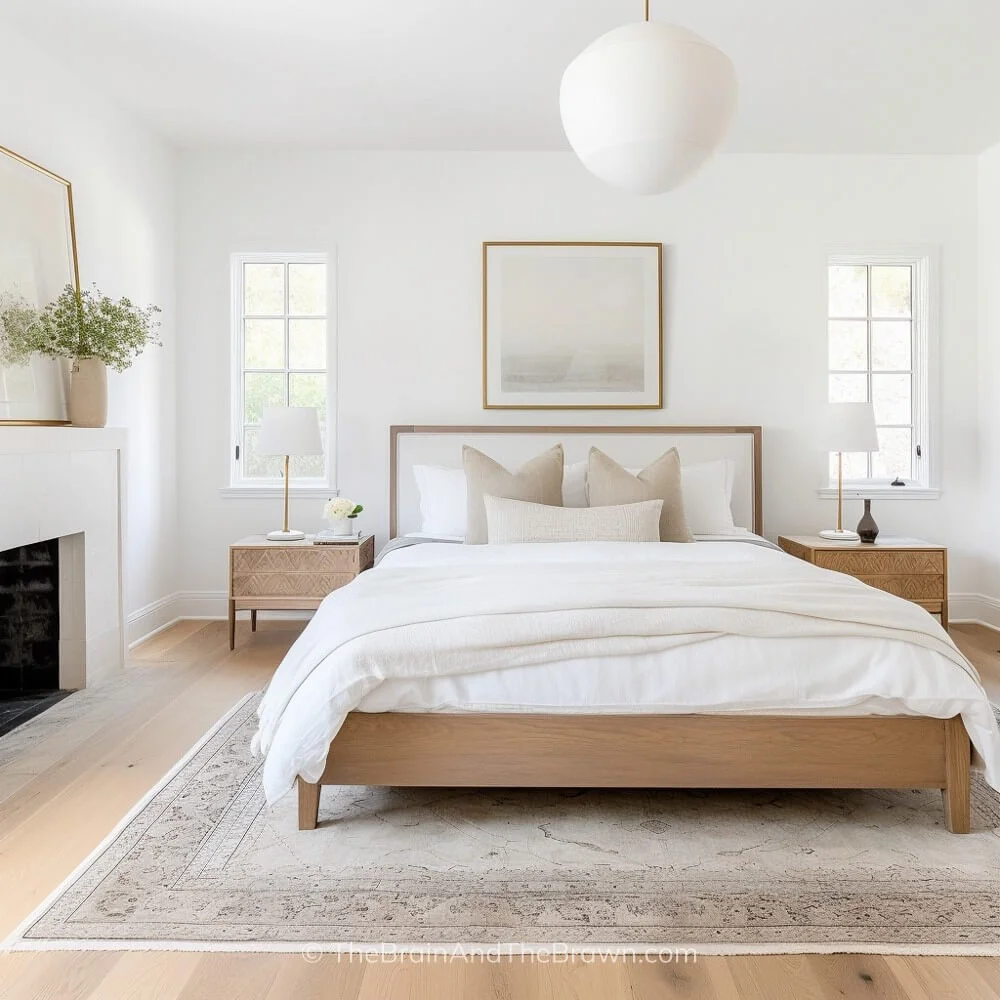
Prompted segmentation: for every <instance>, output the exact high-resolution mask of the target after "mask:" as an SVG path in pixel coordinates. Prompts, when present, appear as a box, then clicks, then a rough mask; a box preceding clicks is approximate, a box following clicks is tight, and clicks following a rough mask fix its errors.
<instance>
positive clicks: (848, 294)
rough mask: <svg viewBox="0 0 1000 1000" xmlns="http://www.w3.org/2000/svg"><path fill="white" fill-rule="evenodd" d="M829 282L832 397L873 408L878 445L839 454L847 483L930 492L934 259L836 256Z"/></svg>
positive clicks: (833, 469) (834, 467) (834, 461)
mask: <svg viewBox="0 0 1000 1000" xmlns="http://www.w3.org/2000/svg"><path fill="white" fill-rule="evenodd" d="M828 276H829V308H828V312H827V318H828V331H829V334H828V335H829V399H830V402H831V403H848V402H871V403H873V404H874V408H875V423H876V425H877V427H878V439H879V450H878V451H877V452H859V453H848V454H845V455H844V481H845V483H850V484H855V485H856V486H863V485H868V486H876V487H878V486H885V487H888V486H889V484H890V483H893V482H895V483H897V484H900V483H903V484H905V485H907V486H910V487H925V488H926V487H929V486H930V475H929V454H928V453H929V451H930V438H929V434H928V430H929V416H930V414H929V412H928V410H929V398H930V393H929V387H928V367H929V345H930V330H929V325H930V320H931V257H930V255H929V254H926V253H925V254H922V255H917V254H906V253H900V254H837V255H835V256H832V257H830V259H829V264H828ZM836 477H837V456H836V454H833V455H831V456H830V481H831V482H834V483H835V482H836ZM895 489H900V487H899V486H898V485H897V487H895Z"/></svg>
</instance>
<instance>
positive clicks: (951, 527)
mask: <svg viewBox="0 0 1000 1000" xmlns="http://www.w3.org/2000/svg"><path fill="white" fill-rule="evenodd" d="M976 178H977V164H976V159H975V158H974V157H922V156H908V157H805V156H735V155H733V156H723V157H720V158H718V159H717V160H715V161H714V162H713V163H712V164H711V165H710V166H709V167H708V168H707V169H706V170H705V171H704V172H703V173H702V174H701V175H700V176H698V177H697V178H696V179H695V180H694V181H693V182H691V183H690V184H688V185H686V186H685V187H683V188H682V189H680V190H679V191H678V192H675V193H673V194H670V195H666V196H662V197H658V198H636V197H632V196H629V195H625V194H621V193H617V192H615V191H613V190H612V189H610V188H608V187H606V186H604V185H602V184H600V183H598V182H597V181H595V180H594V179H592V178H591V177H590V176H589V175H588V174H586V173H585V172H584V171H583V169H582V168H581V167H580V166H579V165H578V164H577V163H576V161H575V160H574V158H573V157H572V156H571V155H569V154H561V153H523V154H521V153H509V154H505V153H492V154H491V153H366V154H360V153H359V154H350V153H329V154H322V153H307V152H302V153H296V152H290V153H285V154H282V153H269V152H262V151H260V150H254V151H246V152H242V153H241V152H226V153H222V152H219V153H211V152H200V153H191V154H186V155H184V156H182V158H181V161H180V165H179V182H178V197H179V229H178V295H179V303H180V313H179V340H180V354H179V361H178V384H179V398H180V410H179V420H180V425H179V428H180V430H179V434H180V438H179V442H180V447H179V477H180V479H179V481H180V496H181V504H180V506H181V526H182V534H181V542H182V566H183V571H182V577H183V580H184V587H185V588H186V589H189V590H192V591H196V592H206V593H207V595H208V596H210V597H212V599H211V600H202V601H198V600H193V601H189V602H188V604H187V605H186V606H185V610H187V611H193V610H197V609H200V610H202V611H204V612H206V613H209V612H215V613H221V610H222V604H221V602H220V601H218V600H217V599H216V598H215V596H214V595H218V594H219V593H221V592H222V591H223V590H224V588H225V585H226V546H227V544H228V543H229V542H230V541H231V540H233V539H236V538H238V537H239V536H241V535H243V534H247V533H251V532H257V531H261V530H264V529H267V528H270V527H272V526H273V524H274V523H276V520H277V517H278V504H277V502H275V501H262V500H229V499H223V498H222V497H220V495H219V488H220V487H222V486H224V485H225V483H226V476H227V470H228V454H229V448H230V444H231V442H230V439H229V337H230V317H229V308H230V299H229V270H228V268H229V260H228V257H229V254H230V253H231V252H232V251H235V250H246V251H252V250H276V249H277V250H281V249H290V250H308V251H311V250H326V251H330V252H334V251H336V254H337V257H338V261H339V296H340V303H339V307H340V321H339V343H340V349H339V364H340V373H339V409H340V428H339V442H340V455H339V462H338V464H339V483H340V486H341V488H342V490H343V491H344V492H345V493H347V494H348V495H350V496H351V497H352V498H354V499H357V500H360V501H362V502H363V503H364V504H365V506H366V508H367V512H366V514H365V515H364V526H365V527H367V528H368V529H374V530H376V531H377V532H378V533H379V535H380V542H381V541H384V538H385V531H386V523H387V511H386V507H387V464H388V455H387V452H388V433H387V428H388V426H389V425H390V424H391V423H413V422H417V423H420V422H434V421H440V422H461V423H476V422H482V423H489V422H495V423H501V422H524V423H540V422H545V421H547V420H553V421H555V420H559V421H567V422H569V421H579V422H593V421H594V420H595V419H597V420H599V421H605V420H606V421H608V422H635V420H636V419H637V414H636V413H634V412H632V413H630V412H628V411H623V412H619V413H610V414H602V413H596V414H595V413H593V412H591V413H586V412H581V413H575V412H568V413H566V414H552V413H549V414H546V413H544V412H542V413H539V412H531V413H528V412H525V413H519V412H516V411H510V412H503V411H490V412H489V413H486V412H484V411H483V410H482V408H481V375H480V371H481V367H480V366H481V360H480V350H481V318H480V314H481V263H480V261H481V257H480V253H481V251H480V243H481V241H482V240H488V239H540V240H548V239H552V240H561V239H573V240H659V241H662V242H663V243H664V244H666V246H667V248H668V249H667V261H668V263H667V275H666V301H667V314H666V380H665V392H666V401H665V402H666V405H665V408H664V409H663V410H662V411H655V412H644V413H641V414H638V417H639V418H641V419H642V420H643V421H646V420H649V421H652V422H656V421H662V422H664V423H674V424H683V423H695V424H700V423H712V422H737V423H760V424H763V426H764V467H765V478H764V486H765V493H764V515H765V530H766V532H767V533H768V534H770V535H772V536H774V535H777V534H779V533H786V532H795V531H813V530H815V529H817V528H820V527H823V526H827V525H828V524H829V523H830V522H831V520H832V519H833V517H834V510H833V506H834V505H833V502H832V501H825V500H820V499H818V498H817V497H816V494H815V490H816V488H817V486H818V485H820V483H821V480H822V478H823V472H824V462H825V458H824V456H822V455H821V454H820V453H819V452H818V451H816V450H814V449H813V448H812V446H811V445H812V442H811V437H810V433H809V428H810V426H811V425H812V424H813V423H814V421H815V419H816V414H817V408H818V406H819V405H820V404H821V403H822V402H823V401H824V400H825V399H826V363H827V362H826V350H827V347H826V344H827V341H826V324H825V315H826V313H825V309H826V271H825V254H826V248H827V246H828V245H829V244H838V243H839V244H843V243H850V244H858V245H866V244H882V245H885V244H906V245H911V244H931V245H937V246H939V247H940V248H941V261H942V289H941V309H942V329H941V365H940V372H939V377H940V384H941V398H942V406H941V409H940V412H939V414H938V418H939V422H940V428H941V438H942V445H943V448H942V453H941V455H940V456H939V459H940V462H939V468H940V470H941V476H942V483H941V485H942V486H943V488H944V493H943V496H942V498H941V499H940V500H908V501H903V500H892V501H876V502H875V503H874V504H873V511H874V514H875V516H876V519H877V520H878V522H879V525H880V526H881V528H882V530H883V532H884V533H886V534H896V535H898V534H915V535H919V536H923V537H926V538H928V539H932V540H935V541H942V542H945V543H947V544H948V545H949V546H951V568H952V581H951V589H952V591H953V592H955V591H957V592H975V591H977V590H978V588H979V581H980V565H979V563H980V557H979V556H978V555H977V554H976V549H977V546H978V535H977V521H978V517H977V515H976V512H977V510H978V507H977V504H978V502H979V501H978V493H977V489H978V482H977V480H978V468H977V466H978V452H977V417H978V415H977V401H976V378H977V375H976V349H977V343H976V340H977V337H976V324H977V311H978V303H977V297H976V296H977V274H976V261H977V228H976V227H977V219H976ZM295 510H296V513H295V517H294V520H295V522H296V523H297V524H298V525H299V526H301V527H306V528H315V527H318V526H319V521H318V517H319V505H318V503H317V502H315V501H298V502H296V503H295ZM859 516H860V501H849V502H848V504H847V512H846V520H847V522H848V523H849V524H853V522H854V521H856V520H857V518H858V517H859ZM998 592H1000V590H998Z"/></svg>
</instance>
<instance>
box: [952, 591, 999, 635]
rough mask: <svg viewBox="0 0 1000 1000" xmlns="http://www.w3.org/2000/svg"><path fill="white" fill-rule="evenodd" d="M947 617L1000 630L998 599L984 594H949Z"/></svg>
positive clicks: (954, 620) (955, 620)
mask: <svg viewBox="0 0 1000 1000" xmlns="http://www.w3.org/2000/svg"><path fill="white" fill-rule="evenodd" d="M948 605H949V607H948V617H949V619H950V620H951V621H953V622H971V623H973V624H976V625H987V626H989V627H990V628H995V629H998V630H1000V600H997V598H995V597H987V596H986V595H985V594H949V595H948Z"/></svg>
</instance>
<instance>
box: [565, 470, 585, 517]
mask: <svg viewBox="0 0 1000 1000" xmlns="http://www.w3.org/2000/svg"><path fill="white" fill-rule="evenodd" d="M562 493H563V502H562V505H563V506H564V507H586V506H587V463H586V462H574V463H573V464H572V465H564V466H563V484H562Z"/></svg>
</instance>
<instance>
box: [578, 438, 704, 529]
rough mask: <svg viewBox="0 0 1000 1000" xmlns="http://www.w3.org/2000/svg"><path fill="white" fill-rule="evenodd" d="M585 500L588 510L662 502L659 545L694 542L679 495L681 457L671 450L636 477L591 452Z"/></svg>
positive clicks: (595, 449)
mask: <svg viewBox="0 0 1000 1000" xmlns="http://www.w3.org/2000/svg"><path fill="white" fill-rule="evenodd" d="M587 500H588V502H589V504H590V506H591V507H610V506H613V505H616V504H623V503H635V502H636V501H638V500H662V501H663V509H662V511H661V512H660V541H663V542H693V541H694V536H693V535H692V534H691V531H690V529H689V528H688V523H687V518H686V517H685V515H684V494H683V493H682V492H681V457H680V455H678V454H677V449H676V448H671V449H670V451H668V452H667V453H666V454H665V455H661V456H660V457H659V458H658V459H657V460H656V461H655V462H653V463H652V464H651V465H647V466H646V468H645V469H643V470H642V471H641V472H640V473H639V474H638V475H637V476H633V475H632V473H631V472H629V471H628V469H625V468H622V466H620V465H619V464H618V463H617V462H616V461H615V460H614V459H613V458H608V456H607V455H605V454H604V452H603V451H601V450H600V449H598V448H591V449H590V458H589V460H588V465H587Z"/></svg>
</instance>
